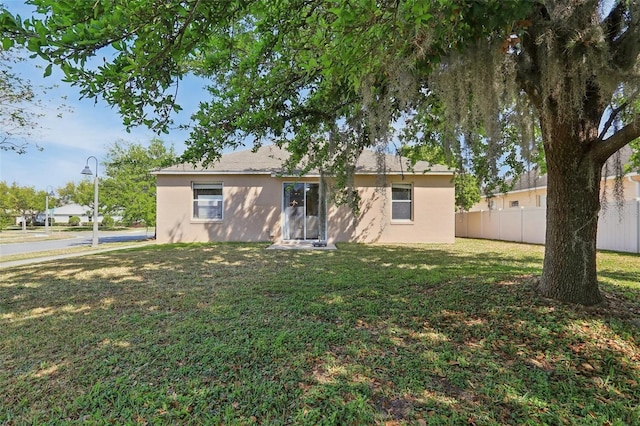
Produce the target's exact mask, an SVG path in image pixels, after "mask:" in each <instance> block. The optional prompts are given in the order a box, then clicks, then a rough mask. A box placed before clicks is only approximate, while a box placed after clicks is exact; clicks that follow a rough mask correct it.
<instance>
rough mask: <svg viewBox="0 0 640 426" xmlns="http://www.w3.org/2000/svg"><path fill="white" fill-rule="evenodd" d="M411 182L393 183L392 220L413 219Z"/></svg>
mask: <svg viewBox="0 0 640 426" xmlns="http://www.w3.org/2000/svg"><path fill="white" fill-rule="evenodd" d="M411 198H412V197H411V184H406V183H394V184H391V220H411V211H412V210H413V209H412V206H411Z"/></svg>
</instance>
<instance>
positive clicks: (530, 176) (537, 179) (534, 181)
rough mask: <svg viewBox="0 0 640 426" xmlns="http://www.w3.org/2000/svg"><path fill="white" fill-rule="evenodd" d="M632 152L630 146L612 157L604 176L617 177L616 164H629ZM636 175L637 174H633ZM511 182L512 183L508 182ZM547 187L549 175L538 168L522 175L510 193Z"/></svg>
mask: <svg viewBox="0 0 640 426" xmlns="http://www.w3.org/2000/svg"><path fill="white" fill-rule="evenodd" d="M632 152H633V151H632V150H631V147H630V146H628V145H627V146H624V147H623V148H621V149H620V150H619V151H618V152H616V153H615V154H614V155H612V156H611V157H610V158H609V159H608V160H607V162H606V163H605V165H604V166H603V167H602V176H603V177H606V178H608V179H609V178H613V177H615V176H616V175H617V171H618V168H617V167H616V164H617V163H618V162H619V163H620V164H622V165H625V164H628V163H629V161H631V154H632ZM631 175H635V173H631ZM508 182H510V181H508ZM546 186H547V174H546V173H545V174H543V175H541V174H540V171H539V170H538V168H537V167H536V168H534V169H533V170H530V171H528V172H524V173H522V175H520V177H519V178H518V180H517V181H516V183H515V184H514V185H513V188H512V189H511V191H509V192H516V191H524V190H527V189H535V188H545V187H546Z"/></svg>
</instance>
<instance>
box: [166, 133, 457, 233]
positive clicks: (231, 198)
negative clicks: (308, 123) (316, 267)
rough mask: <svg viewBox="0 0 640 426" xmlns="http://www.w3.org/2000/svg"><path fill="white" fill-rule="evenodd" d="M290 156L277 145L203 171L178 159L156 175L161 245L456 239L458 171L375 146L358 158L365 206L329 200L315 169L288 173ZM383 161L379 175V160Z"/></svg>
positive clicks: (357, 176)
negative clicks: (285, 169)
mask: <svg viewBox="0 0 640 426" xmlns="http://www.w3.org/2000/svg"><path fill="white" fill-rule="evenodd" d="M287 155H288V153H287V152H286V151H284V150H282V149H279V148H278V147H276V146H274V145H267V146H262V147H261V148H259V149H258V150H257V152H252V151H251V150H247V151H241V152H233V153H229V154H226V155H223V156H222V157H221V158H220V160H219V161H218V162H217V163H215V164H213V165H211V166H209V167H206V168H203V167H194V166H192V165H187V164H180V165H176V166H171V167H167V168H164V169H161V170H159V171H156V172H154V174H155V175H156V176H157V221H156V238H157V241H158V242H161V243H169V242H207V241H244V242H252V241H254V242H259V241H265V242H266V241H274V242H286V241H307V240H308V241H314V240H323V241H327V242H328V243H334V242H343V241H354V242H380V243H419V242H431V243H453V242H454V232H455V219H454V204H455V202H454V198H455V195H454V184H453V171H452V170H450V169H448V168H447V167H444V166H440V165H430V164H427V163H426V162H418V163H417V164H415V165H414V166H413V167H409V162H408V160H407V159H406V158H401V157H398V156H394V155H384V156H383V158H379V157H378V156H377V155H378V154H376V153H374V152H373V151H365V152H363V153H362V155H361V156H360V158H359V160H358V162H357V165H356V172H355V176H354V186H355V187H356V188H357V191H358V193H359V195H360V199H361V204H360V211H359V214H358V216H357V217H355V216H354V214H353V212H352V209H351V208H349V207H348V206H345V205H342V206H337V205H334V204H331V203H328V204H327V203H326V202H324V200H326V199H327V197H325V196H323V194H326V191H327V189H326V188H329V187H330V186H331V185H326V184H324V183H323V180H322V179H320V174H319V173H318V172H310V173H308V174H306V175H305V176H304V177H299V176H288V175H286V174H284V173H283V169H282V164H283V161H284V160H285V159H286V158H287ZM380 160H382V163H383V164H384V173H380V172H379V169H380V166H379V164H380V163H381V162H380Z"/></svg>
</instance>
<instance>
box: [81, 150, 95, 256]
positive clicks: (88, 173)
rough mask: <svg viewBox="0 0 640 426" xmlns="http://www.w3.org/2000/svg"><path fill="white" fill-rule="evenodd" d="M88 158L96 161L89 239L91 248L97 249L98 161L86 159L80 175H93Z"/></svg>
mask: <svg viewBox="0 0 640 426" xmlns="http://www.w3.org/2000/svg"><path fill="white" fill-rule="evenodd" d="M90 158H93V159H94V160H96V175H95V177H94V178H93V238H92V239H91V247H98V159H97V158H96V157H94V156H93V155H91V156H89V157H87V164H86V165H85V166H84V169H82V171H81V172H80V173H81V174H83V175H86V176H91V175H93V172H92V171H91V169H90V168H89V159H90Z"/></svg>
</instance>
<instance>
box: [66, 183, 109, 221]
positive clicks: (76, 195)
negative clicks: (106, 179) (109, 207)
mask: <svg viewBox="0 0 640 426" xmlns="http://www.w3.org/2000/svg"><path fill="white" fill-rule="evenodd" d="M101 181H102V179H101V178H99V182H98V185H101ZM93 191H94V185H93V180H92V179H91V178H90V177H87V178H85V179H82V180H81V181H80V182H78V183H76V182H67V183H66V184H65V185H64V186H61V187H60V188H58V191H57V192H58V199H59V203H60V204H61V205H65V204H71V203H75V204H78V205H80V206H86V207H87V216H88V217H92V216H93V201H94V197H93ZM105 207H106V206H104V205H103V203H102V202H101V201H100V200H98V209H99V210H100V211H101V213H108V211H106V209H105Z"/></svg>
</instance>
